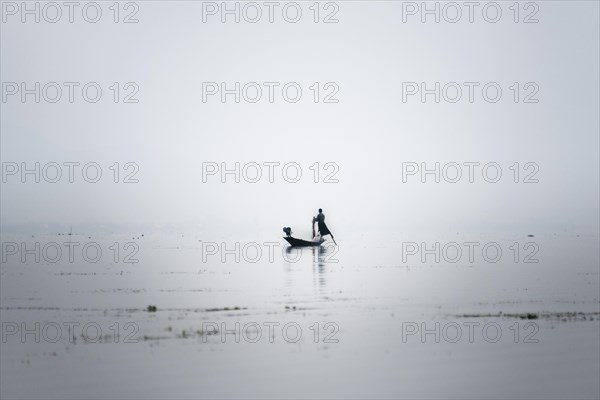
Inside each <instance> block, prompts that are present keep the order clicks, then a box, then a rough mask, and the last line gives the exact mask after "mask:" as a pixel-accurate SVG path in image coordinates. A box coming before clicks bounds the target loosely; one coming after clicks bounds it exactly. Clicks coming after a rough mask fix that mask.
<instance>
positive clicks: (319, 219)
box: [312, 208, 333, 237]
mask: <svg viewBox="0 0 600 400" xmlns="http://www.w3.org/2000/svg"><path fill="white" fill-rule="evenodd" d="M315 222H316V223H317V227H318V229H319V234H320V235H321V237H323V236H325V235H331V232H329V229H327V225H325V214H323V209H321V208H319V214H317V216H316V217H313V221H312V223H313V231H314V224H315ZM331 237H333V235H332V236H331Z"/></svg>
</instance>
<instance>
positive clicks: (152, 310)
mask: <svg viewBox="0 0 600 400" xmlns="http://www.w3.org/2000/svg"><path fill="white" fill-rule="evenodd" d="M146 311H148V312H156V306H153V305H149V306H148V308H146Z"/></svg>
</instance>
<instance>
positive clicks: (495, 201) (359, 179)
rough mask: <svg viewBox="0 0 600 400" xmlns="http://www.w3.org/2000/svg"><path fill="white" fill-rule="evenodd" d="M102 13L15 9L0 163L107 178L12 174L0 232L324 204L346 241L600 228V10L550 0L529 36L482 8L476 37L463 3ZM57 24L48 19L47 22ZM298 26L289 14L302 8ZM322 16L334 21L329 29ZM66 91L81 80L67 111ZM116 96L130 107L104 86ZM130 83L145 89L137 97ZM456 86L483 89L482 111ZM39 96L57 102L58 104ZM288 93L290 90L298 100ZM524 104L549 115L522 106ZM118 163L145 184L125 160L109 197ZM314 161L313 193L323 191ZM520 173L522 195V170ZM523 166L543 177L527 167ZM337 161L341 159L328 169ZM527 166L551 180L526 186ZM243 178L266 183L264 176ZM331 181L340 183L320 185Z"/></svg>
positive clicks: (239, 220) (290, 218) (248, 216)
mask: <svg viewBox="0 0 600 400" xmlns="http://www.w3.org/2000/svg"><path fill="white" fill-rule="evenodd" d="M14 4H16V5H17V6H18V7H20V4H21V3H20V2H19V3H14ZM31 4H33V3H31ZM82 4H84V3H82ZM99 4H100V6H101V8H102V17H101V19H100V21H99V22H97V23H88V22H86V21H85V20H83V18H82V15H81V10H80V9H76V10H75V11H74V19H75V21H74V22H73V23H69V22H68V15H67V14H68V10H67V9H66V8H63V10H62V12H63V16H62V19H61V20H60V21H58V22H57V23H48V22H45V21H44V19H43V18H42V19H41V21H40V23H34V22H33V20H32V18H33V17H32V16H28V17H27V18H29V20H28V22H26V23H22V22H21V20H20V17H21V14H20V13H19V11H17V14H16V15H12V13H13V11H14V10H13V9H6V7H7V6H6V3H3V7H4V9H3V18H5V19H6V22H4V21H3V23H2V25H1V35H2V37H1V80H2V82H3V90H2V91H3V93H2V94H3V102H2V104H1V106H2V115H1V116H2V118H1V120H2V121H1V134H2V135H1V136H2V137H1V144H2V149H1V157H2V162H3V163H5V164H4V168H5V169H6V168H9V167H8V166H7V164H6V163H7V162H8V163H11V162H16V163H17V164H18V165H19V166H20V164H21V163H22V162H25V163H27V165H28V166H29V167H30V168H33V165H34V163H35V162H39V163H41V165H42V166H43V165H45V164H46V163H49V162H56V163H58V164H61V165H62V164H63V163H64V162H79V163H81V164H82V165H83V164H86V163H90V162H95V163H98V164H99V165H100V166H101V168H102V173H103V175H102V179H101V180H100V182H98V183H95V184H94V183H87V182H85V181H84V180H83V179H82V178H81V169H76V170H75V173H76V175H75V182H74V183H69V182H68V181H67V177H66V173H67V171H68V170H67V168H66V167H64V166H63V177H62V180H61V181H60V182H58V183H54V184H53V183H48V182H44V179H43V178H42V179H41V180H42V182H41V183H39V184H36V183H34V182H32V180H33V177H31V176H30V177H29V178H28V181H27V183H21V182H20V175H19V174H17V175H10V176H7V177H6V179H7V183H3V184H2V194H1V200H2V224H3V226H5V227H7V226H12V225H16V224H21V223H27V224H39V225H40V226H43V225H44V224H47V223H49V222H52V221H55V222H60V223H64V224H67V225H68V224H80V223H97V224H103V223H104V224H108V223H111V224H124V225H127V224H166V223H173V224H182V223H195V222H197V223H201V224H209V225H210V224H215V223H221V224H222V225H223V226H232V227H234V226H239V227H245V228H246V229H248V228H250V229H253V228H254V227H256V228H261V229H262V228H266V229H271V228H272V227H273V229H280V227H281V226H284V225H286V226H287V225H292V226H296V225H298V224H306V225H308V220H309V219H310V218H311V217H312V216H313V215H314V214H315V213H316V209H317V208H319V207H322V208H324V209H325V213H326V215H327V218H328V222H330V224H332V226H336V227H341V228H338V231H339V229H346V230H348V229H364V230H367V231H368V230H376V229H378V228H381V227H387V226H401V227H402V229H405V230H411V229H417V228H426V229H431V228H433V229H436V228H440V229H457V230H462V229H469V228H474V229H483V230H494V229H503V230H511V229H513V230H522V229H527V230H528V229H531V228H533V229H544V228H552V229H558V228H563V227H564V228H569V229H571V228H574V229H587V230H590V229H591V230H592V231H595V232H597V230H598V218H599V215H598V201H599V199H598V184H599V175H598V170H599V163H598V153H599V140H598V138H599V129H600V128H599V118H598V109H599V107H600V104H599V97H598V93H599V91H598V88H599V48H600V46H599V17H598V15H599V12H598V3H597V2H592V1H574V2H562V1H539V2H536V3H535V4H537V5H538V6H539V10H535V9H524V8H522V9H520V13H519V16H518V19H519V22H518V23H515V22H514V20H513V19H514V17H515V15H514V12H513V10H511V9H509V7H510V6H511V5H512V2H500V3H499V4H500V5H501V8H502V17H501V18H500V21H499V22H497V23H489V22H486V21H485V20H484V19H483V18H482V13H481V8H477V9H475V11H474V22H473V23H469V22H468V15H467V14H468V9H467V8H463V9H462V12H463V15H462V19H461V20H460V21H458V22H456V23H448V22H446V21H444V19H443V18H442V19H441V21H440V23H435V22H433V20H432V18H433V17H431V16H429V17H427V18H428V20H427V21H426V22H425V23H422V22H421V21H420V17H421V15H420V14H419V13H417V14H416V15H406V14H405V15H404V16H405V17H406V18H405V19H406V22H403V9H404V11H407V8H406V7H407V4H403V3H402V2H387V1H381V2H359V1H352V2H350V1H346V2H337V3H335V5H337V9H336V7H334V6H331V5H329V6H327V7H328V8H325V3H320V5H321V9H320V13H319V22H318V23H315V22H314V21H313V18H314V12H313V10H312V9H309V7H311V5H312V2H299V3H298V4H299V5H300V7H301V9H302V17H301V18H300V21H299V22H297V23H289V22H286V21H285V20H284V19H283V17H282V13H281V10H282V9H283V6H284V5H285V4H287V3H285V2H282V3H280V7H279V8H276V9H275V11H274V19H275V20H274V22H273V23H269V22H268V16H267V15H266V13H267V12H268V9H267V8H266V7H264V6H262V12H263V16H262V18H261V20H260V21H259V22H257V23H250V22H247V21H245V20H244V18H243V15H242V18H241V20H240V22H239V23H235V22H234V21H233V16H231V15H230V16H227V18H228V20H227V22H226V23H221V22H220V14H219V13H217V14H216V15H205V17H206V20H207V22H203V7H205V9H206V7H210V6H208V5H207V4H204V5H203V3H202V2H191V1H189V2H161V1H152V2H150V1H147V2H138V3H136V4H137V6H138V8H139V9H138V10H135V9H134V8H130V9H121V10H120V11H121V12H120V14H119V19H120V20H121V19H122V18H124V16H125V15H128V14H129V13H131V12H135V15H134V18H137V19H138V20H139V22H138V23H130V24H125V23H122V22H119V23H114V22H113V17H114V13H113V11H112V10H111V9H109V7H110V6H111V4H112V2H99ZM214 4H216V5H217V6H220V4H221V3H220V2H219V3H214ZM229 4H230V6H231V7H232V8H233V7H234V4H235V3H229ZM239 4H240V8H241V7H243V5H244V4H245V3H239ZM258 4H259V5H260V4H262V2H259V3H258ZM331 4H334V3H331ZM415 4H417V6H418V5H419V4H421V3H420V2H419V3H415ZM429 4H430V5H431V6H432V7H433V4H434V3H429ZM440 4H443V3H440ZM460 4H462V3H460ZM482 4H484V3H482ZM523 4H524V3H521V5H523ZM123 5H124V3H121V6H123ZM32 7H33V6H32ZM208 10H211V9H210V8H208ZM46 11H47V12H48V13H50V14H48V15H49V16H50V17H49V18H53V15H54V11H53V10H46ZM88 11H89V10H88ZM246 11H247V12H249V13H250V12H253V11H252V10H249V9H247V10H246ZM288 11H289V14H288V15H291V16H292V17H293V16H294V9H293V8H292V9H291V10H288ZM447 11H448V12H450V11H452V10H447ZM488 11H489V10H488ZM493 11H494V10H491V11H489V14H488V15H492V16H493V14H494V12H493ZM534 11H535V13H534V14H535V15H533V17H532V18H537V19H538V20H539V22H538V23H523V22H522V20H523V19H524V18H525V17H526V16H527V15H529V14H530V13H532V12H534ZM330 13H334V14H333V16H332V17H331V18H337V19H338V20H339V22H338V23H323V22H322V19H323V18H325V16H326V15H329V14H330ZM89 15H93V10H92V11H89ZM248 15H250V17H249V18H252V16H253V15H254V14H248ZM452 15H453V14H452ZM42 17H43V15H42ZM7 82H8V83H10V82H15V83H17V84H18V85H20V84H21V83H22V82H25V83H26V84H27V87H28V88H30V89H31V88H34V83H35V82H40V85H41V87H42V88H43V86H44V85H45V84H47V83H48V82H57V83H58V84H59V85H61V87H62V89H63V93H62V97H61V99H60V100H59V101H58V102H56V103H49V102H47V101H45V100H44V98H43V96H42V99H41V101H40V103H35V101H34V95H33V94H32V95H27V97H26V102H25V103H22V102H21V100H20V93H17V94H16V95H8V94H7V91H10V90H13V89H14V87H13V86H10V85H9V86H7ZM64 82H78V83H80V85H79V86H77V87H75V89H74V96H75V97H74V102H73V103H70V102H69V101H68V89H67V86H65V85H64ZM88 82H97V84H98V85H99V86H100V87H101V88H102V97H101V98H100V100H99V101H98V102H96V103H88V102H86V101H85V100H83V98H82V95H81V88H82V87H83V85H85V84H86V83H88ZM115 82H118V86H119V99H118V100H119V102H118V103H115V102H114V101H113V95H114V94H115V90H114V87H113V90H111V89H110V87H111V85H113V84H114V83H115ZM128 82H133V83H134V85H130V86H128V87H125V84H126V83H128ZM203 82H215V83H217V85H220V84H221V82H225V83H226V85H227V88H229V89H232V88H234V87H235V82H240V87H241V88H243V86H244V85H245V84H247V83H249V82H257V83H258V84H259V85H260V87H261V88H262V97H261V99H260V100H259V101H258V102H256V103H251V102H248V101H245V100H244V98H243V96H242V99H241V101H240V103H236V102H235V101H234V95H232V94H231V95H228V96H227V97H226V102H225V103H222V102H221V99H220V93H218V94H217V95H214V96H209V97H208V100H207V101H206V102H203V98H202V97H203ZM264 82H276V83H277V84H278V86H277V85H276V84H275V83H274V84H272V85H273V88H274V101H273V103H271V102H269V99H268V86H266V85H265V84H264ZM289 82H292V83H295V84H297V85H299V86H300V87H301V89H302V97H301V98H300V100H299V101H298V102H296V103H292V102H287V101H286V100H285V99H284V98H283V95H282V87H283V86H284V85H285V84H286V83H289ZM315 82H317V83H318V84H317V86H313V85H314V83H315ZM403 82H415V83H417V86H418V85H420V84H421V82H425V83H426V85H427V88H429V89H432V88H434V86H435V82H440V87H443V86H444V85H445V84H447V83H449V82H456V83H457V84H458V86H460V87H461V88H462V90H463V93H462V98H461V99H460V100H459V101H458V102H456V103H451V102H449V101H445V100H444V99H443V98H442V99H441V101H440V102H439V103H435V101H433V98H434V95H428V97H426V102H425V103H423V102H421V98H420V93H419V94H417V95H415V96H410V97H409V98H408V100H407V101H406V102H403V93H404V94H405V92H403ZM464 82H476V83H478V85H479V86H474V88H475V89H474V102H473V103H470V102H469V101H468V87H467V86H465V85H464ZM488 82H495V83H497V85H498V86H499V87H501V89H502V96H501V98H500V100H499V101H498V102H496V103H492V102H487V101H485V100H484V99H483V97H482V87H483V86H484V85H485V84H486V83H488ZM515 82H518V87H519V102H517V103H515V102H514V94H515V90H516V89H515V88H516V87H515V86H513V84H514V83H515ZM327 83H330V85H329V86H325V85H326V84H327ZM528 83H529V86H526V84H528ZM311 87H313V89H311ZM316 87H319V102H317V103H315V102H314V97H313V96H314V93H315V90H314V88H316ZM511 87H513V89H511ZM136 88H139V91H137V93H136V94H135V95H134V96H133V98H134V99H137V100H139V101H138V102H137V103H124V102H123V99H124V97H125V96H126V95H127V94H130V93H132V92H133V91H134V90H135V89H136ZM453 88H455V86H452V85H451V86H448V87H447V90H448V92H446V94H447V96H448V97H452V96H454V93H455V92H454V91H453V90H454V89H453ZM405 89H406V88H405ZM492 89H493V88H492ZM19 90H20V87H19ZM47 90H48V92H47V93H46V95H47V96H48V97H53V96H54V93H55V92H54V91H53V90H54V89H53V88H52V87H47ZM240 90H242V89H240ZM247 90H248V92H245V94H246V95H247V98H251V97H253V96H255V92H254V91H253V90H255V86H249V87H247ZM336 90H337V92H336V93H335V94H334V95H333V97H332V99H337V100H338V102H337V103H324V102H323V100H324V97H325V96H326V95H328V94H331V93H333V92H335V91H336ZM42 91H43V90H42V89H40V93H41V92H42ZM534 92H536V93H535V94H533V95H532V93H534ZM89 93H92V94H93V90H92V91H91V92H89ZM293 93H294V90H293V87H292V89H291V90H290V91H289V92H288V94H290V96H292V95H293ZM488 93H492V94H493V90H491V91H490V92H488ZM42 94H43V93H42ZM241 94H243V93H241ZM528 94H529V95H532V97H530V99H537V100H538V102H537V103H525V102H524V100H525V98H526V96H527V95H528ZM4 97H6V101H4ZM115 162H119V163H120V164H119V168H120V172H121V173H120V175H119V178H118V179H119V180H120V181H122V180H123V178H124V176H125V174H126V173H127V172H131V171H133V169H124V165H125V163H127V162H132V163H135V164H136V165H137V166H139V171H137V173H136V174H135V178H138V179H139V182H138V183H129V184H126V183H122V182H121V183H113V182H112V179H113V170H111V169H110V168H109V167H111V165H113V164H114V163H115ZM207 162H216V163H217V164H218V165H220V164H221V163H222V162H224V163H227V165H228V166H229V167H230V168H233V167H234V164H235V163H236V162H239V163H241V164H240V165H241V166H244V165H246V163H252V162H254V163H258V164H260V165H262V166H263V168H262V173H263V176H262V179H261V180H260V181H259V182H257V183H249V182H244V179H243V177H242V179H241V180H242V181H241V182H240V183H235V182H233V179H234V178H233V176H232V175H228V176H227V178H228V182H227V183H225V184H224V183H221V181H220V175H214V176H209V177H207V179H206V180H207V182H203V178H202V169H203V163H207ZM265 162H279V163H280V164H281V165H280V166H279V167H277V168H275V175H274V180H275V182H274V183H269V182H268V176H267V173H268V168H267V167H266V166H265V165H264V164H263V163H265ZM291 162H296V163H298V164H299V165H300V167H301V171H302V178H301V179H300V181H299V182H297V183H288V182H286V181H285V180H284V179H283V177H282V169H281V166H282V165H284V164H286V163H291ZM315 162H318V163H319V170H320V174H319V177H318V179H319V181H320V182H319V183H314V182H313V179H314V170H315V167H314V166H313V165H314V163H315ZM406 162H416V163H417V164H418V165H419V166H420V165H421V163H422V162H424V163H427V165H428V167H429V168H433V166H434V164H435V163H436V162H439V163H441V166H443V165H444V164H446V163H452V162H454V163H458V164H459V165H462V166H463V169H462V172H463V177H462V179H461V180H460V181H459V182H458V183H448V182H444V180H443V178H442V182H441V183H434V182H433V176H431V175H430V176H428V182H427V183H422V182H421V181H420V179H421V178H420V175H418V174H417V175H415V176H410V177H408V181H407V182H406V183H403V181H402V170H403V163H406ZM465 162H479V163H481V165H483V164H486V163H497V164H498V165H500V167H501V170H502V177H501V179H500V181H499V182H497V183H488V182H486V181H485V180H484V179H483V178H482V175H481V165H480V166H479V167H477V168H475V176H474V179H475V182H474V183H469V182H468V178H467V175H466V174H467V172H468V169H467V167H465V166H464V164H463V163H465ZM515 162H519V169H520V174H519V178H518V180H519V183H514V182H513V179H514V167H513V170H511V169H510V167H511V166H512V165H513V164H514V163H515ZM528 162H531V163H535V165H534V164H528V165H529V167H527V168H528V169H525V164H526V163H528ZM326 163H334V164H329V167H328V169H325V164H326ZM311 166H313V169H310V167H311ZM538 167H539V171H537V168H538ZM79 168H80V167H79ZM131 168H133V167H131ZM534 170H536V171H537V172H536V174H535V176H534V178H537V179H539V182H538V183H523V179H524V178H525V177H526V176H527V174H528V173H532V172H534ZM48 171H49V170H48ZM447 171H450V170H447ZM246 172H248V173H250V172H252V175H251V176H254V170H251V169H247V170H246ZM292 172H293V171H292ZM292 172H290V176H291V177H292V178H293V177H294V175H295V174H294V173H292ZM331 172H335V174H334V175H333V178H336V179H338V180H339V182H338V183H324V182H323V180H324V179H325V177H326V176H328V174H329V173H331ZM452 175H454V172H453V173H452ZM492 175H493V174H492ZM330 178H331V176H330ZM277 233H280V232H279V231H277Z"/></svg>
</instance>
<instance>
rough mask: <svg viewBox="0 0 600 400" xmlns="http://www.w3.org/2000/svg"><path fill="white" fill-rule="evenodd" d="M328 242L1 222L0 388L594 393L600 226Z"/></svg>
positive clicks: (74, 392) (146, 392)
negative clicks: (32, 230) (598, 231)
mask: <svg viewBox="0 0 600 400" xmlns="http://www.w3.org/2000/svg"><path fill="white" fill-rule="evenodd" d="M69 240H70V241H71V246H72V248H74V252H73V262H72V263H71V262H69V259H68V252H67V250H68V246H67V245H64V244H62V243H65V242H67V243H69ZM336 240H337V241H338V244H340V246H339V247H337V248H336V247H334V246H323V247H321V248H320V249H315V248H304V249H299V250H296V249H293V250H291V249H290V248H287V247H286V246H287V245H286V244H285V242H284V241H283V240H282V239H281V237H279V236H268V235H264V237H263V238H262V239H261V240H256V239H254V241H251V240H247V239H245V238H239V237H226V238H225V237H224V238H215V239H213V241H214V242H207V241H206V238H204V237H199V236H197V235H193V234H191V235H190V234H180V233H177V234H175V233H173V234H160V235H159V234H151V233H148V234H145V235H144V236H141V234H140V233H136V234H131V235H127V236H125V235H104V236H94V235H89V236H88V235H86V236H83V235H73V236H72V237H70V238H69V237H68V236H63V235H61V236H57V235H35V236H34V237H31V235H29V236H27V237H25V236H9V235H7V236H5V237H3V242H4V246H5V248H4V249H3V250H4V251H3V254H4V256H5V258H6V259H5V260H3V263H2V270H1V278H2V279H1V307H2V308H1V314H0V316H1V320H2V332H3V338H2V352H1V368H2V385H1V386H2V389H1V391H2V393H1V394H2V397H15V396H22V397H46V398H48V397H49V398H82V397H94V398H98V397H157V398H159V397H166V396H169V397H212V398H214V397H286V395H288V396H289V395H291V394H292V393H293V394H294V396H295V397H395V398H398V397H400V398H402V397H413V398H414V397H428V398H436V397H444V398H448V397H455V398H464V397H476V398H481V397H484V398H498V397H538V398H539V397H543V398H551V397H555V398H561V397H583V398H594V397H595V398H597V397H598V396H599V394H600V388H599V382H598V376H599V374H600V366H599V364H600V361H599V357H598V356H599V355H600V349H599V342H598V335H599V331H600V329H599V323H600V322H599V317H600V315H599V311H600V304H599V298H600V296H599V293H598V292H599V286H598V284H599V279H600V275H599V269H598V265H599V261H598V238H597V237H595V236H594V235H590V234H587V235H586V234H577V233H572V232H549V233H546V234H540V235H535V236H534V237H528V236H527V235H526V234H511V233H508V234H504V235H501V236H487V235H483V234H477V235H466V234H456V235H447V236H446V237H434V236H422V237H410V238H408V237H404V236H403V235H402V234H397V235H395V236H385V237H381V238H372V237H370V238H367V237H362V236H360V235H359V236H357V237H343V236H342V235H340V236H339V237H336ZM8 242H11V243H12V242H14V243H15V244H16V246H17V250H16V251H17V254H15V255H12V254H11V253H13V252H15V251H14V250H15V249H14V248H6V246H7V244H6V243H8ZM36 242H37V243H39V244H40V250H39V256H40V262H36V261H35V259H34V257H35V255H36V254H34V253H35V252H36V251H35V250H34V251H33V252H31V253H30V254H26V257H27V258H26V260H25V262H23V261H22V260H21V258H20V257H21V253H20V252H21V250H22V247H23V243H27V244H26V246H28V247H27V249H30V250H31V249H35V247H34V246H35V243H36ZM55 242H56V243H58V244H59V247H61V248H62V251H63V254H62V256H61V257H60V259H58V260H57V261H56V262H55V263H50V262H48V261H51V260H52V259H54V258H58V255H57V253H56V247H53V245H52V243H55ZM75 242H77V243H80V244H79V246H76V247H75V246H73V243H75ZM236 242H238V243H239V247H238V250H236V245H235V243H236ZM115 243H116V245H115ZM223 243H225V247H224V246H223ZM423 243H425V246H427V248H428V249H429V253H427V254H426V258H425V260H424V261H423V259H422V258H421V256H422V251H421V250H422V249H423ZM436 243H439V251H436V250H435V244H436ZM464 243H475V244H472V245H471V247H472V249H473V252H472V254H471V257H472V259H471V260H470V259H469V247H468V245H464ZM515 243H516V247H515ZM85 244H88V245H87V247H86V251H87V253H86V256H85V257H87V259H86V258H85V257H84V256H83V253H82V250H81V249H82V248H83V246H84V245H85ZM414 245H416V246H417V249H415V247H411V246H414ZM44 246H46V248H45V250H44ZM484 246H485V247H486V251H487V253H485V255H484V254H483V253H482V248H483V247H484ZM117 248H118V249H119V251H118V253H117V251H116V249H117ZM98 249H100V250H101V251H102V256H101V258H100V259H99V260H98V261H96V262H93V261H94V258H95V257H96V250H98ZM497 249H500V251H501V254H498V253H496V252H495V251H496V250H497ZM517 249H518V250H517ZM459 250H460V251H461V252H462V255H461V256H460V257H459V253H458V251H459ZM413 253H414V254H413ZM436 253H437V254H436ZM436 255H437V256H439V262H436V260H435V256H436ZM236 256H239V260H236ZM126 257H129V258H126ZM223 257H224V259H223ZM403 257H404V259H403ZM136 259H137V260H138V262H137V263H131V262H130V261H134V260H136ZM125 260H127V261H128V262H125ZM525 260H527V261H528V262H524V261H525ZM536 260H537V262H534V261H536ZM148 306H156V311H152V310H151V311H149V310H148ZM527 314H529V316H528V315H527ZM36 324H37V325H36ZM236 324H239V329H236ZM424 330H426V332H425V334H424V335H423V331H424Z"/></svg>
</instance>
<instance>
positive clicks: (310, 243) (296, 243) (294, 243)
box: [283, 236, 325, 247]
mask: <svg viewBox="0 0 600 400" xmlns="http://www.w3.org/2000/svg"><path fill="white" fill-rule="evenodd" d="M283 238H284V239H285V240H286V241H287V242H288V243H289V244H290V245H291V246H294V247H307V246H320V245H321V243H323V242H324V241H325V239H323V238H321V240H320V241H318V242H313V241H308V240H302V239H296V238H294V237H291V236H284V237H283Z"/></svg>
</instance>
